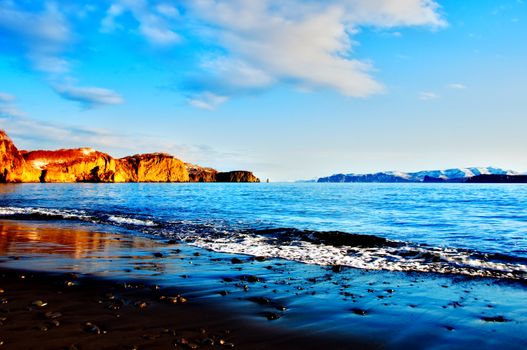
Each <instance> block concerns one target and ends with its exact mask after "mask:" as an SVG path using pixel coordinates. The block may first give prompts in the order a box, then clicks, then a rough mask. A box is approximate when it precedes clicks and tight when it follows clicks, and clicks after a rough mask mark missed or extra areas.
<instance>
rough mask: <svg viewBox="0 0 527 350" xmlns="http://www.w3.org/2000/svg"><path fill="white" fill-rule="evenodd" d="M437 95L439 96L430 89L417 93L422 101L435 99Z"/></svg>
mask: <svg viewBox="0 0 527 350" xmlns="http://www.w3.org/2000/svg"><path fill="white" fill-rule="evenodd" d="M439 97H440V96H439V95H438V94H436V93H435V92H431V91H423V92H421V93H420V94H419V99H420V100H423V101H429V100H436V99H438V98H439Z"/></svg>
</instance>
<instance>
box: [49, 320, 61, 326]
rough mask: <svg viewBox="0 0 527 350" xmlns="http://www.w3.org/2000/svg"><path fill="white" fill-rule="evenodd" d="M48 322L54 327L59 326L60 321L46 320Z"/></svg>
mask: <svg viewBox="0 0 527 350" xmlns="http://www.w3.org/2000/svg"><path fill="white" fill-rule="evenodd" d="M48 324H49V325H51V326H55V327H58V326H60V322H59V321H58V320H51V321H48Z"/></svg>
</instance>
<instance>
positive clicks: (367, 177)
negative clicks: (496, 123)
mask: <svg viewBox="0 0 527 350" xmlns="http://www.w3.org/2000/svg"><path fill="white" fill-rule="evenodd" d="M489 175H499V176H502V177H501V178H502V179H507V176H517V175H519V173H517V172H515V171H512V170H503V169H500V168H493V167H482V168H454V169H446V170H424V171H417V172H413V173H405V172H401V171H383V172H379V173H374V174H335V175H331V176H328V177H321V178H319V179H318V180H317V182H468V181H467V179H471V178H476V179H485V178H488V176H489ZM493 178H494V177H493ZM499 178H500V177H497V179H499Z"/></svg>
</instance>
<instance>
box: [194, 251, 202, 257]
mask: <svg viewBox="0 0 527 350" xmlns="http://www.w3.org/2000/svg"><path fill="white" fill-rule="evenodd" d="M193 255H194V256H200V255H201V253H200V252H195V253H194V254H193Z"/></svg>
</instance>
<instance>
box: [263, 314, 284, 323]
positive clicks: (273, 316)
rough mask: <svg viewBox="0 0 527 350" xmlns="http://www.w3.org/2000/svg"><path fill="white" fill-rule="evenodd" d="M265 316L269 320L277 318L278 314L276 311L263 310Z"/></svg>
mask: <svg viewBox="0 0 527 350" xmlns="http://www.w3.org/2000/svg"><path fill="white" fill-rule="evenodd" d="M264 316H265V318H267V319H268V320H269V321H274V320H278V319H279V318H280V315H279V314H277V313H276V312H264Z"/></svg>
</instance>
